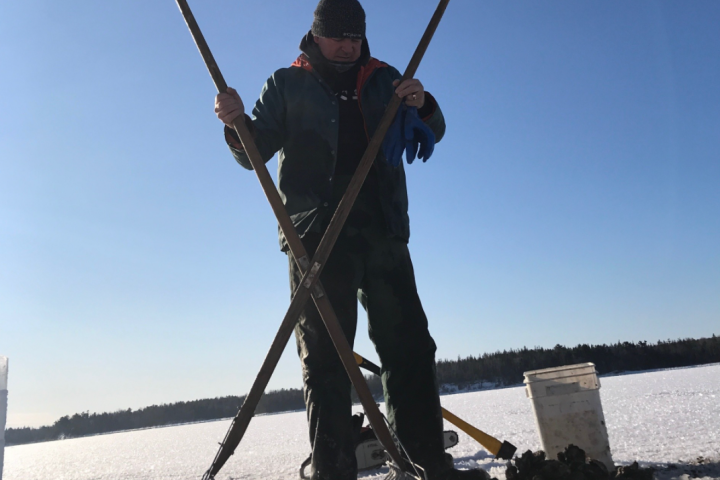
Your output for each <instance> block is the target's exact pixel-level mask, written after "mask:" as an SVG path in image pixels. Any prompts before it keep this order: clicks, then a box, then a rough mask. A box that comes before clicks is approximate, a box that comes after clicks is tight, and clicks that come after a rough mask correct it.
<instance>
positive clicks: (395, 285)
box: [289, 210, 445, 480]
mask: <svg viewBox="0 0 720 480" xmlns="http://www.w3.org/2000/svg"><path fill="white" fill-rule="evenodd" d="M373 217H374V216H367V215H365V217H363V214H362V212H360V213H359V214H358V212H356V211H355V210H354V211H353V214H351V218H350V219H349V220H348V225H346V227H345V228H344V230H343V232H342V233H341V235H340V237H339V238H338V241H337V243H336V246H335V248H334V249H333V253H332V254H331V255H330V258H329V259H328V262H327V264H326V266H325V268H324V269H323V272H322V274H321V276H320V279H321V281H322V283H323V286H324V288H325V291H326V292H327V295H328V298H329V300H330V303H331V304H332V306H333V307H334V310H335V313H336V315H337V317H338V320H339V322H340V324H341V326H342V329H343V331H344V332H345V336H346V337H347V339H348V342H349V343H350V344H351V345H352V344H353V340H354V338H355V331H356V326H357V304H358V298H359V299H360V301H361V302H362V305H363V307H364V308H365V309H366V310H367V315H368V324H369V335H370V339H371V340H372V342H373V343H374V344H375V348H376V350H377V353H378V356H379V358H380V362H381V364H382V383H383V388H384V394H385V402H386V413H387V417H388V420H389V421H390V424H391V426H392V427H393V428H394V429H395V431H396V432H397V435H398V437H399V439H400V441H401V442H402V444H403V445H404V447H405V448H406V449H407V451H408V453H409V455H410V457H411V459H412V460H413V461H415V462H416V463H418V464H420V465H421V466H423V467H424V468H426V470H428V471H429V472H431V471H436V470H439V469H441V468H444V466H445V461H444V450H443V438H442V429H443V421H442V412H441V410H440V399H439V396H438V385H437V379H436V375H435V350H436V347H435V342H434V341H433V339H432V337H431V336H430V333H429V331H428V321H427V318H426V316H425V313H424V311H423V308H422V305H421V303H420V298H419V296H418V293H417V288H416V285H415V275H414V272H413V266H412V262H411V260H410V253H409V251H408V248H407V243H406V242H405V241H403V240H401V239H393V238H388V236H387V234H386V233H385V230H384V228H382V226H379V225H376V223H377V220H375V219H373ZM319 242H320V235H318V234H311V233H308V234H306V236H305V238H304V239H303V243H304V244H305V248H306V249H307V251H308V255H310V256H311V257H312V254H313V253H314V252H315V250H316V248H317V246H318V244H319ZM289 257H290V285H291V288H292V291H293V292H294V291H295V290H296V289H297V286H298V284H299V282H300V280H301V274H300V270H299V269H298V268H297V265H295V262H294V261H293V259H292V256H291V255H290V256H289ZM295 338H296V341H297V349H298V354H299V356H300V361H301V364H302V374H303V381H304V395H305V404H306V407H307V416H308V423H309V428H310V442H311V445H312V467H313V468H312V472H313V473H312V477H311V478H312V479H313V480H355V479H356V478H357V461H356V458H355V439H354V438H353V427H352V419H351V416H352V414H351V406H352V404H351V383H350V379H349V377H348V375H347V373H346V372H345V369H344V367H343V365H342V363H341V361H340V358H339V356H338V354H337V352H336V350H335V347H334V345H333V343H332V340H331V339H330V336H329V335H328V333H327V330H326V329H325V325H324V323H323V321H322V319H321V318H320V315H319V313H318V311H317V309H316V307H315V305H314V303H313V302H312V300H311V301H310V302H308V304H307V306H306V308H305V310H304V312H303V313H302V315H301V316H300V319H299V322H298V324H297V326H296V327H295Z"/></svg>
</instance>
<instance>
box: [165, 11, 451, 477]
mask: <svg viewBox="0 0 720 480" xmlns="http://www.w3.org/2000/svg"><path fill="white" fill-rule="evenodd" d="M176 1H177V4H178V7H179V8H180V11H181V13H182V15H183V17H184V18H185V21H186V23H187V25H188V28H189V29H190V32H191V34H192V36H193V39H194V40H195V43H196V44H197V47H198V50H199V51H200V54H201V56H202V57H203V60H204V61H205V64H206V66H207V68H208V71H209V72H210V76H211V77H212V79H213V82H214V83H215V86H216V87H217V89H218V91H219V92H221V93H223V92H226V91H227V84H226V83H225V80H224V79H223V77H222V74H221V72H220V69H219V68H218V66H217V63H216V62H215V59H214V57H213V55H212V52H211V51H210V48H209V47H208V45H207V42H206V41H205V38H204V36H203V35H202V32H201V30H200V27H199V26H198V24H197V21H196V20H195V17H194V16H193V14H192V11H191V10H190V7H189V6H188V4H187V1H186V0H176ZM448 3H449V0H441V1H440V5H439V6H438V8H437V9H436V12H435V14H434V15H433V18H432V19H431V21H430V25H428V28H427V29H426V31H425V34H424V35H423V38H422V39H421V41H420V44H419V45H418V48H417V49H416V51H415V54H414V55H413V57H412V59H411V61H410V65H409V66H408V68H407V70H406V72H405V74H404V75H403V79H408V78H412V77H413V75H414V74H415V72H416V71H417V68H418V66H419V64H420V61H421V60H422V57H423V55H424V53H425V51H426V50H427V47H428V45H429V43H430V40H431V39H432V35H433V34H434V32H435V30H436V29H437V25H438V24H439V22H440V19H441V18H442V14H443V13H444V11H445V8H446V7H447V4H448ZM400 103H401V99H400V98H399V97H397V96H396V95H395V96H393V98H392V100H391V101H390V104H389V105H388V107H387V108H386V110H385V114H384V115H383V117H382V119H381V121H380V125H379V126H378V128H377V130H376V132H375V134H374V135H373V137H372V139H371V140H370V143H369V145H368V149H367V150H366V151H365V154H364V155H363V157H362V159H361V161H360V165H359V166H358V169H357V171H356V173H355V174H354V176H353V178H352V180H351V182H350V185H349V186H348V189H347V191H346V193H345V195H344V196H343V199H342V200H341V201H340V205H339V206H338V209H337V211H336V212H335V214H334V215H333V218H332V219H331V221H330V225H329V226H328V229H327V231H326V233H325V235H324V236H323V238H322V240H321V242H320V246H319V247H318V251H317V252H316V253H315V256H314V257H313V262H312V266H310V265H309V262H308V261H307V252H306V251H305V248H304V246H303V244H302V242H301V241H300V237H299V236H298V234H297V232H296V230H295V228H294V226H293V224H292V221H291V220H290V217H289V215H288V214H287V211H286V210H285V207H284V205H283V203H282V200H281V199H280V196H279V194H278V192H277V190H276V188H275V185H274V183H273V181H272V178H271V177H270V174H269V173H268V171H267V167H265V162H264V161H263V160H262V157H261V155H260V153H259V151H258V149H257V146H256V145H255V142H254V141H253V139H252V135H251V134H250V132H249V130H248V129H247V126H246V125H245V119H244V116H242V115H241V116H240V117H238V118H237V119H235V120H234V121H233V127H234V128H235V131H236V132H237V134H238V137H239V138H240V141H241V143H242V144H243V148H244V149H245V153H246V154H247V156H248V159H249V161H250V163H251V165H252V167H253V169H254V170H255V173H256V175H257V177H258V180H259V181H260V184H261V186H262V188H263V191H264V192H265V195H266V197H267V198H268V201H269V202H270V205H271V208H272V209H273V212H274V213H275V216H276V218H277V220H278V224H279V225H280V229H281V230H282V232H283V234H284V235H285V238H286V240H287V241H288V246H289V247H290V252H291V253H292V255H293V257H294V258H295V259H296V262H297V264H298V267H299V268H300V269H301V271H302V272H303V273H304V276H303V279H302V280H301V283H300V287H299V288H298V289H297V291H296V292H295V295H294V296H293V299H292V301H291V303H290V307H289V308H288V311H287V313H286V314H285V318H284V319H283V322H282V324H281V326H280V329H279V330H278V333H277V335H276V336H275V339H274V341H273V343H272V345H271V347H270V350H269V352H268V354H267V356H266V358H265V361H264V362H263V365H262V367H261V369H260V372H259V373H258V375H257V377H256V379H255V382H254V383H253V386H252V388H251V390H250V392H249V393H248V395H247V397H246V398H245V402H244V403H243V406H242V407H241V408H240V411H239V412H238V414H237V415H236V417H235V418H234V419H233V422H232V424H231V426H230V429H229V430H228V433H227V434H226V436H225V439H224V440H223V442H222V444H221V446H220V449H219V451H218V453H217V455H216V457H215V459H214V461H213V463H212V465H211V467H210V469H209V470H208V471H207V472H206V473H205V475H204V477H203V478H205V479H212V478H214V476H215V474H217V472H218V471H219V470H220V469H221V468H222V466H223V465H224V464H225V462H226V461H227V459H228V458H229V457H230V456H231V455H232V454H233V453H234V451H235V448H237V445H238V444H239V442H240V441H241V439H242V437H243V435H244V434H245V431H246V430H247V427H248V425H249V423H250V419H251V418H252V416H253V415H254V413H255V408H256V407H257V403H258V402H259V400H260V397H261V396H262V394H263V392H264V391H265V388H266V387H267V384H268V382H269V381H270V377H271V376H272V373H273V372H274V370H275V367H276V365H277V363H278V361H279V360H280V356H281V355H282V352H283V350H284V349H285V346H286V345H287V342H288V340H289V338H290V335H291V334H292V330H293V328H294V326H295V323H296V322H297V318H298V317H299V315H300V313H301V312H302V310H303V308H304V306H305V304H306V303H307V301H308V299H309V298H310V296H312V297H313V300H314V301H315V304H316V306H317V308H318V311H319V313H320V315H321V317H322V319H323V322H324V323H325V326H326V328H327V330H328V333H329V335H330V337H331V339H332V340H333V343H334V345H335V348H336V349H337V351H338V354H339V356H340V359H341V361H342V362H343V365H344V366H345V369H346V371H347V372H348V375H349V377H350V380H351V381H352V383H353V385H354V386H355V390H356V391H357V393H358V397H359V398H360V400H361V403H362V405H363V408H364V409H365V413H366V415H367V417H368V420H369V421H370V424H371V425H372V426H373V429H374V430H375V433H376V435H377V437H378V440H380V442H381V443H382V444H383V446H384V447H385V448H386V450H387V452H388V455H389V456H390V457H391V458H392V459H393V461H395V463H396V464H398V465H399V466H401V468H405V462H404V461H403V460H402V458H401V456H400V453H399V451H398V450H397V447H396V446H395V444H394V442H393V440H392V436H391V434H390V431H389V430H388V428H387V426H386V425H385V422H384V419H383V417H382V414H381V413H380V411H379V409H378V408H377V405H376V404H375V400H374V399H373V398H372V394H371V393H370V390H369V388H368V386H367V383H366V382H365V379H364V377H363V376H362V373H361V372H360V369H359V367H358V366H357V364H356V363H355V359H354V356H353V353H352V349H351V347H350V345H349V343H348V342H347V339H346V338H345V335H344V334H343V331H342V328H341V327H340V324H339V322H338V320H337V316H336V315H335V312H334V310H333V308H332V305H330V302H329V301H328V299H327V295H325V293H324V290H323V288H322V285H321V284H320V283H319V282H318V278H319V276H320V272H321V271H322V268H323V266H324V263H325V262H326V261H327V258H328V257H329V255H330V252H331V251H332V248H333V246H334V244H335V241H336V240H337V237H338V235H339V233H340V230H341V229H342V226H343V225H344V223H345V220H346V219H347V216H348V214H349V213H350V210H351V209H352V205H353V204H354V202H355V199H356V198H357V194H358V193H359V191H360V187H362V184H363V182H364V180H365V177H366V176H367V173H368V171H369V170H370V167H371V166H372V162H373V161H374V159H375V157H376V156H377V153H378V150H379V148H380V146H381V144H382V141H383V138H384V137H385V133H386V132H387V129H388V128H389V126H390V124H391V123H392V120H393V118H394V117H395V113H396V112H397V109H398V107H399V106H400ZM321 249H322V250H321ZM308 267H310V268H308Z"/></svg>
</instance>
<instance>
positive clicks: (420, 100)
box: [393, 78, 425, 108]
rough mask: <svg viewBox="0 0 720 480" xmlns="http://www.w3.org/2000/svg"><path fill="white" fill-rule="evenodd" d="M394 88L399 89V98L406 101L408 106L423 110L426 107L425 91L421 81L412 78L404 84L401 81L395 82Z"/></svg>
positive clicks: (396, 91) (397, 90)
mask: <svg viewBox="0 0 720 480" xmlns="http://www.w3.org/2000/svg"><path fill="white" fill-rule="evenodd" d="M393 86H394V87H397V88H396V89H395V93H396V94H397V96H398V97H400V98H403V99H405V104H406V105H407V106H409V107H417V108H422V106H423V105H425V89H424V88H423V85H422V83H420V80H418V79H416V78H411V79H409V80H405V81H404V82H402V83H400V80H395V81H394V82H393Z"/></svg>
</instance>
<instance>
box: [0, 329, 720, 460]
mask: <svg viewBox="0 0 720 480" xmlns="http://www.w3.org/2000/svg"><path fill="white" fill-rule="evenodd" d="M585 362H593V363H594V364H595V367H596V369H597V371H598V373H600V374H601V375H602V374H612V373H621V372H631V371H641V370H652V369H660V368H674V367H687V366H692V365H703V364H707V363H716V362H720V338H719V337H716V336H715V335H713V336H712V337H710V338H700V339H681V340H669V341H659V342H658V343H655V344H653V343H647V342H638V343H632V342H618V343H615V344H611V345H587V344H583V345H577V346H575V347H570V348H568V347H563V346H561V345H556V346H555V347H554V348H540V347H536V348H532V349H529V348H525V347H524V348H521V349H519V350H509V351H508V350H504V351H502V352H495V353H485V354H482V355H480V356H477V357H473V356H470V357H467V358H458V359H457V360H439V361H438V362H437V376H438V383H439V384H440V385H443V391H453V390H455V389H458V388H459V389H463V388H472V387H473V386H475V385H478V384H487V383H489V384H491V385H493V386H507V385H517V384H519V383H522V381H523V372H526V371H529V370H537V369H540V368H548V367H556V366H561V365H572V364H575V363H585ZM366 379H367V381H368V385H369V387H370V391H371V392H372V393H373V395H374V396H375V398H377V399H381V398H382V382H381V380H380V378H379V377H377V376H375V375H368V376H366ZM353 398H354V399H355V401H356V402H357V401H358V400H357V395H356V394H355V392H353ZM244 400H245V396H240V397H238V396H227V397H219V398H209V399H203V400H194V401H190V402H177V403H172V404H163V405H152V406H150V407H145V408H142V409H139V410H132V409H127V410H118V411H116V412H110V413H107V412H106V413H89V412H83V413H76V414H75V415H73V416H64V417H61V418H60V419H58V420H57V421H56V422H55V423H54V424H53V425H50V426H44V427H40V428H27V427H26V428H9V429H7V430H6V431H5V441H6V444H7V445H8V446H10V445H21V444H25V443H34V442H43V441H49V440H59V439H64V438H76V437H83V436H87V435H97V434H103V433H110V432H117V431H121V430H133V429H140V428H152V427H160V426H165V425H177V424H181V423H189V422H199V421H208V420H217V419H221V418H229V417H233V416H235V414H237V412H238V410H239V408H240V406H241V405H242V403H243V401H244ZM304 408H305V403H304V397H303V391H302V389H293V388H291V389H282V390H275V391H271V392H267V393H265V394H264V395H263V397H262V398H261V400H260V403H259V404H258V407H257V409H256V414H263V413H277V412H286V411H293V410H302V409H304Z"/></svg>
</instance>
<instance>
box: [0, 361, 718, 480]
mask: <svg viewBox="0 0 720 480" xmlns="http://www.w3.org/2000/svg"><path fill="white" fill-rule="evenodd" d="M601 384H602V388H601V389H600V396H601V398H602V403H603V409H604V412H605V418H606V421H607V426H608V434H609V437H610V447H611V449H612V454H613V460H614V461H615V462H616V463H617V464H628V463H631V462H633V461H635V460H637V461H638V462H639V463H640V464H641V466H658V467H664V466H666V465H667V464H670V463H678V462H693V461H695V460H696V459H697V458H698V457H704V458H705V459H706V460H708V461H710V462H712V463H714V464H715V466H714V468H705V469H704V470H703V469H699V475H698V478H720V469H719V468H718V466H717V464H718V462H720V364H715V365H708V366H702V367H694V368H683V369H672V370H662V371H654V372H646V373H638V374H628V375H622V376H615V377H603V378H601ZM442 404H443V406H444V407H445V408H447V409H448V410H450V411H451V412H453V413H455V414H456V415H458V416H459V417H461V418H463V419H464V420H466V421H468V422H469V423H471V424H473V425H475V426H477V427H478V428H480V429H482V430H483V431H486V432H487V433H489V434H491V435H493V436H495V437H496V438H498V439H499V440H501V441H502V440H507V441H509V442H511V443H513V444H514V445H515V446H517V447H518V453H522V452H523V451H525V450H528V449H530V450H538V449H539V448H540V440H539V438H538V434H537V431H536V428H535V419H534V417H533V413H532V406H531V402H530V400H529V399H528V398H526V396H525V391H524V389H523V388H522V387H513V388H506V389H500V390H489V391H481V392H473V393H463V394H457V395H448V396H443V397H442ZM228 426H229V420H222V421H216V422H208V423H199V424H192V425H181V426H176V427H166V428H156V429H149V430H137V431H131V432H123V433H115V434H111V435H100V436H94V437H86V438H78V439H70V440H62V441H55V442H47V443H39V444H33V445H20V446H15V447H8V448H7V449H6V452H5V472H4V476H3V478H4V479H5V480H51V479H52V480H111V479H112V480H116V479H138V480H150V479H153V480H154V479H157V480H164V479H173V480H186V479H187V480H190V479H193V480H199V479H200V478H201V477H202V474H203V472H204V471H205V470H206V469H207V468H208V467H209V466H210V463H211V461H212V459H213V458H214V456H215V453H216V452H217V448H218V442H220V441H221V440H222V438H223V437H224V435H225V432H226V431H227V428H228ZM445 426H446V429H452V430H456V431H458V429H457V428H455V427H454V426H453V425H451V424H449V423H446V425H445ZM458 433H459V434H460V443H459V444H458V445H457V446H456V447H454V448H452V449H451V450H449V452H450V453H452V455H453V456H454V457H455V465H456V467H458V468H463V469H464V468H471V467H479V468H483V469H485V470H487V471H488V472H489V473H490V474H491V475H492V476H495V477H497V478H498V479H504V478H505V462H504V461H500V460H495V459H494V458H493V456H492V455H491V454H489V453H487V452H486V451H485V450H484V449H483V448H482V447H481V446H480V445H479V444H477V443H476V442H475V441H474V440H472V439H471V438H470V437H468V436H467V435H465V434H464V433H462V432H460V431H458ZM309 452H310V447H309V442H308V439H307V432H306V424H305V412H292V413H284V414H277V415H264V416H258V417H256V418H254V419H253V421H252V422H251V423H250V427H249V429H248V431H247V434H246V435H245V438H244V439H243V441H242V442H241V444H240V447H239V448H238V451H237V452H236V453H235V455H234V456H233V457H231V459H230V460H229V461H228V463H227V464H226V465H225V467H224V468H223V469H222V471H221V472H220V474H219V475H218V476H217V478H218V480H230V479H233V480H238V479H243V480H261V479H262V480H269V479H277V480H286V479H287V480H290V479H292V480H296V479H297V478H298V469H299V467H300V463H301V462H302V461H303V460H304V459H305V458H306V457H307V455H308V454H309ZM384 471H385V470H373V471H370V472H361V475H360V478H362V479H367V480H376V479H381V478H383V475H384ZM657 477H658V478H662V479H669V478H689V477H688V476H687V474H686V473H685V471H684V470H682V469H677V470H668V471H663V472H661V473H659V474H658V475H657Z"/></svg>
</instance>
